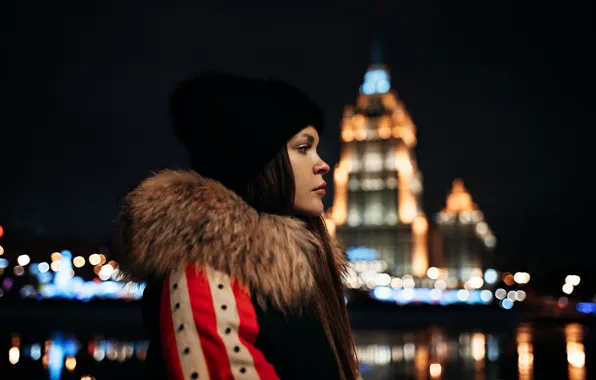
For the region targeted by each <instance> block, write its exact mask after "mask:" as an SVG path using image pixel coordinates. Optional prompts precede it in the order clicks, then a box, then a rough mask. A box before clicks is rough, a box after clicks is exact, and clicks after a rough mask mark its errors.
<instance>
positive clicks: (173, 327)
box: [160, 265, 278, 380]
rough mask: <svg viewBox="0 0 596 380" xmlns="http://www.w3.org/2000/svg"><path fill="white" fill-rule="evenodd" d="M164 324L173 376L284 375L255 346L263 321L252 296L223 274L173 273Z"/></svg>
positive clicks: (181, 379) (251, 378)
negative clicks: (279, 373)
mask: <svg viewBox="0 0 596 380" xmlns="http://www.w3.org/2000/svg"><path fill="white" fill-rule="evenodd" d="M160 325H161V326H160V327H161V329H160V330H161V338H162V350H163V352H164V355H165V360H166V366H167V370H168V376H169V378H170V380H187V379H210V380H219V379H246V380H255V379H261V380H270V379H271V380H275V379H278V376H277V374H276V373H275V369H274V368H273V366H272V365H271V364H270V363H269V362H267V360H266V359H265V356H264V355H263V354H262V353H261V352H260V351H259V350H258V349H256V348H255V346H254V344H255V341H256V339H257V335H258V333H259V325H258V322H257V316H256V312H255V309H254V306H253V304H252V302H251V299H250V294H249V293H248V291H247V289H246V288H245V287H244V286H242V284H240V283H238V281H231V280H230V278H229V277H228V276H226V275H225V274H223V273H221V272H216V271H214V270H212V269H210V268H205V269H202V270H196V269H195V267H194V266H193V265H188V266H187V267H186V268H181V269H179V270H176V271H174V272H172V273H171V274H170V276H169V277H168V279H167V280H166V281H165V283H164V289H163V292H162V296H161V311H160Z"/></svg>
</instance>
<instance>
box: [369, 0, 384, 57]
mask: <svg viewBox="0 0 596 380" xmlns="http://www.w3.org/2000/svg"><path fill="white" fill-rule="evenodd" d="M380 3H381V2H380V1H375V2H373V4H372V7H371V15H370V23H371V25H370V30H371V46H370V64H371V65H375V66H383V65H384V64H385V62H384V61H383V48H382V46H383V44H382V43H381V41H382V38H381V37H382V36H383V31H382V29H383V7H382V5H381V4H380Z"/></svg>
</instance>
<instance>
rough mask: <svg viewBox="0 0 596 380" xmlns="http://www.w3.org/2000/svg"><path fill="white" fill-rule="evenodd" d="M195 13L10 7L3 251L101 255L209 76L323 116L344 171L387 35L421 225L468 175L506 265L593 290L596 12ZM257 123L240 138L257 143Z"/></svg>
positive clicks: (173, 161) (72, 5) (93, 5)
mask: <svg viewBox="0 0 596 380" xmlns="http://www.w3.org/2000/svg"><path fill="white" fill-rule="evenodd" d="M200 3H201V4H200V5H199V2H196V1H195V2H190V1H189V2H161V4H159V2H134V1H118V2H87V1H67V2H42V1H38V2H18V6H17V5H15V4H16V2H12V4H10V2H3V3H2V5H1V7H2V9H1V10H0V14H1V16H0V18H1V19H0V21H1V22H0V28H2V29H1V30H2V45H1V47H0V51H1V52H2V54H1V57H2V58H1V59H0V62H1V63H0V65H1V66H0V68H1V70H0V73H1V77H0V81H1V83H2V91H1V93H2V103H1V104H2V106H3V107H2V109H3V111H2V112H1V115H0V117H1V120H0V128H1V133H0V154H1V156H0V173H1V174H0V224H1V225H2V226H4V228H5V230H6V236H5V238H4V239H8V238H9V237H10V236H19V237H20V238H23V239H24V238H27V239H29V240H31V239H34V238H38V239H40V238H43V239H50V240H51V239H57V238H64V237H73V238H74V237H76V238H78V239H86V240H87V241H97V242H104V241H109V238H110V234H111V226H112V220H113V218H114V216H115V213H116V210H117V202H118V199H119V197H120V196H121V195H122V194H123V193H124V192H125V191H126V190H128V189H129V188H130V187H131V186H133V185H134V184H135V183H137V182H138V181H139V180H141V179H142V178H144V177H146V176H147V175H149V174H150V172H151V171H152V170H158V169H161V168H167V167H184V166H185V165H186V156H185V153H184V152H183V151H182V147H181V146H180V145H179V144H178V143H177V142H176V141H175V139H174V137H173V136H172V134H171V132H170V126H169V123H168V120H167V118H166V107H165V102H166V97H167V95H168V92H169V91H170V90H171V89H172V88H173V87H174V85H175V84H176V82H177V81H179V80H181V79H184V78H187V77H188V76H189V75H191V74H193V73H197V72H199V71H201V70H203V69H217V70H222V71H228V72H234V73H239V74H245V75H251V76H276V77H279V78H281V79H284V80H286V81H288V82H290V83H292V84H294V85H297V86H298V87H300V88H302V89H303V90H304V91H307V92H308V93H309V94H310V95H311V96H312V97H313V98H314V99H315V100H316V101H317V102H319V103H320V104H321V105H322V106H323V107H324V108H325V110H326V117H327V120H328V129H327V131H326V132H325V134H324V136H323V139H324V141H323V143H322V147H321V152H322V155H323V157H324V158H325V159H326V160H328V161H329V163H330V164H335V163H336V162H337V160H338V158H339V128H338V126H339V122H340V119H341V115H342V109H343V107H344V106H345V105H347V104H353V103H354V102H355V99H356V96H357V91H358V87H359V85H360V84H361V82H362V79H363V75H364V72H365V70H366V69H367V66H368V64H369V61H370V54H369V52H370V46H371V39H372V38H373V33H372V32H373V30H381V40H382V43H383V49H384V59H385V62H386V63H387V64H388V65H389V66H390V68H391V74H392V85H393V88H394V89H396V90H397V93H398V95H399V96H400V98H401V99H402V100H403V101H404V102H405V105H406V107H407V109H408V110H409V112H410V113H411V115H412V118H413V120H414V122H415V124H416V126H417V128H418V139H419V144H418V146H417V149H416V152H417V158H418V161H419V165H420V167H421V170H422V173H423V175H424V183H423V185H424V188H425V190H424V192H425V193H424V205H425V209H426V211H427V213H428V214H429V215H432V214H434V213H436V212H437V211H439V210H440V209H441V208H442V207H444V205H445V197H446V195H447V193H448V192H449V190H450V187H451V182H452V180H453V179H454V178H456V177H460V178H462V179H463V180H464V182H465V184H466V187H467V188H468V189H469V190H470V192H471V194H472V196H473V199H474V201H475V202H476V203H477V204H478V205H479V207H480V209H481V210H482V211H483V212H484V214H485V216H486V218H487V221H488V223H489V225H490V227H491V228H492V229H493V230H494V231H495V234H496V236H497V239H498V245H497V251H496V253H497V255H498V259H499V263H500V265H501V267H502V268H504V269H507V270H528V271H531V273H532V274H533V275H535V277H534V278H535V279H536V281H538V282H537V284H543V285H549V284H550V285H552V286H553V289H560V286H561V285H562V283H563V282H562V281H563V277H561V276H564V275H566V274H570V272H573V273H575V274H580V275H584V276H583V277H582V281H590V279H589V278H587V276H588V275H589V274H591V273H593V266H594V264H595V262H596V260H595V258H594V240H593V236H594V234H593V232H592V231H593V224H594V215H595V214H594V211H595V207H594V191H593V188H592V186H591V183H592V180H593V179H594V174H593V172H594V170H593V166H594V165H593V162H594V153H593V150H592V138H593V136H594V133H593V131H592V129H593V128H594V106H593V102H594V69H593V68H594V67H595V65H594V63H595V62H594V59H593V58H592V54H593V52H594V37H593V35H594V31H593V29H594V26H593V18H592V17H593V16H591V14H592V13H593V11H594V10H593V9H591V8H593V5H591V4H589V3H588V2H581V4H582V5H581V6H578V5H576V4H575V3H566V5H563V2H558V3H557V2H553V3H552V4H551V5H547V3H537V4H536V5H534V4H521V3H522V2H515V1H500V2H477V1H474V2H472V1H460V2H451V1H450V2H443V1H425V2H411V1H408V2H406V1H399V2H389V1H385V2H379V4H378V5H376V7H377V9H378V10H379V12H378V14H379V16H378V17H377V18H374V19H373V18H371V17H370V14H371V9H372V8H373V6H372V5H371V4H372V3H370V2H366V1H357V2H356V1H347V2H345V1H344V2H337V5H333V6H328V7H324V6H321V5H316V4H317V3H318V2H314V1H301V2H296V3H283V4H278V5H277V6H275V7H270V6H267V7H266V6H264V5H259V4H257V3H250V4H248V5H247V3H246V2H234V1H227V2H221V3H218V5H216V4H215V2H213V3H208V2H200ZM141 4H143V5H141ZM371 20H374V21H372V22H371ZM259 112H261V110H258V109H256V110H255V112H254V114H253V115H247V120H246V126H247V128H254V129H255V130H256V131H258V122H259ZM280 123H283V121H280ZM207 148H208V146H206V147H205V149H207ZM218 154H229V152H219V153H218ZM215 157H216V156H215ZM239 159H242V158H241V157H239ZM330 177H331V176H330ZM326 202H327V205H328V206H329V205H331V196H329V197H328V199H327V200H326ZM65 248H68V247H65ZM30 254H31V255H32V256H33V257H35V256H34V255H35V254H34V253H30ZM45 254H46V253H45V252H44V255H45ZM553 276H558V277H556V278H555V277H553ZM553 279H554V280H553ZM592 281H593V280H592ZM592 285H593V284H592ZM580 288H581V287H580ZM593 288H594V287H592V289H593Z"/></svg>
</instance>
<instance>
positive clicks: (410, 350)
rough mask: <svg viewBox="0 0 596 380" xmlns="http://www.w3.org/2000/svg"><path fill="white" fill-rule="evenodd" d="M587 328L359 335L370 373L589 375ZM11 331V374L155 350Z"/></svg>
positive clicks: (572, 378) (134, 370)
mask: <svg viewBox="0 0 596 380" xmlns="http://www.w3.org/2000/svg"><path fill="white" fill-rule="evenodd" d="M586 330H587V329H586V328H585V327H583V326H582V325H579V324H569V325H566V326H562V327H559V328H550V329H547V330H545V329H544V328H540V329H537V328H536V327H534V326H532V325H521V326H519V327H518V328H516V329H515V330H501V331H483V330H469V331H453V330H449V329H443V328H440V327H432V328H428V329H421V330H416V331H392V332H388V331H357V332H355V333H354V337H355V340H356V345H357V353H358V358H359V361H360V364H361V370H362V374H363V377H364V379H365V380H377V379H394V378H398V379H411V380H449V379H458V380H468V379H469V380H497V379H518V380H533V379H542V378H545V377H549V376H548V375H549V372H552V374H553V375H552V378H555V377H556V378H558V379H562V378H565V377H566V378H567V379H569V380H586V379H587V377H586V363H588V367H590V366H593V365H594V363H593V362H594V358H591V359H589V358H587V357H586V349H585V345H590V344H592V345H593V344H595V343H596V342H594V335H593V334H592V336H591V338H590V340H589V341H585V336H586ZM6 337H8V338H9V339H7V340H5V341H4V342H2V346H1V347H2V350H4V349H6V350H7V351H8V352H6V351H5V352H6V353H5V354H3V355H2V357H3V359H2V362H1V364H2V367H4V366H5V364H6V365H8V366H9V367H10V368H9V371H8V374H9V375H10V374H12V375H13V377H10V376H9V377H8V378H19V379H20V378H27V379H31V380H35V379H49V380H59V379H77V380H79V379H81V380H92V379H96V380H101V379H109V380H115V379H117V378H135V377H137V376H138V375H140V373H141V370H142V367H143V363H144V360H145V358H146V355H147V349H148V342H147V341H146V340H143V339H139V340H118V339H111V338H110V339H106V338H104V337H102V336H92V337H89V338H87V339H80V338H77V337H75V336H73V335H69V334H66V333H60V332H56V333H53V334H51V335H50V336H49V337H47V338H46V339H42V340H35V339H30V338H29V337H25V336H24V335H23V336H21V335H20V334H17V333H13V334H11V335H8V336H6ZM2 339H3V340H4V338H2ZM559 346H560V348H561V350H558V348H557V347H559ZM592 347H593V346H592ZM537 350H538V351H537ZM592 350H593V349H592ZM588 352H590V349H588ZM535 355H536V358H542V359H540V360H541V361H542V363H543V364H542V366H543V367H544V368H542V369H540V370H538V369H537V368H535V363H537V362H536V361H535ZM591 355H593V354H591ZM32 368H33V369H35V368H37V370H36V371H34V370H32ZM558 368H563V371H562V372H560V373H561V375H562V376H564V377H559V376H557V375H558V372H557V369H558ZM590 369H591V367H590ZM6 373H7V372H5V371H2V372H0V375H2V376H0V377H1V378H2V379H5V378H6V377H5V375H6ZM119 376H122V377H119Z"/></svg>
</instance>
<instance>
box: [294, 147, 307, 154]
mask: <svg viewBox="0 0 596 380" xmlns="http://www.w3.org/2000/svg"><path fill="white" fill-rule="evenodd" d="M308 148H310V147H309V146H308V145H303V146H299V147H298V148H297V149H298V152H300V153H304V154H306V152H307V151H308Z"/></svg>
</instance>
